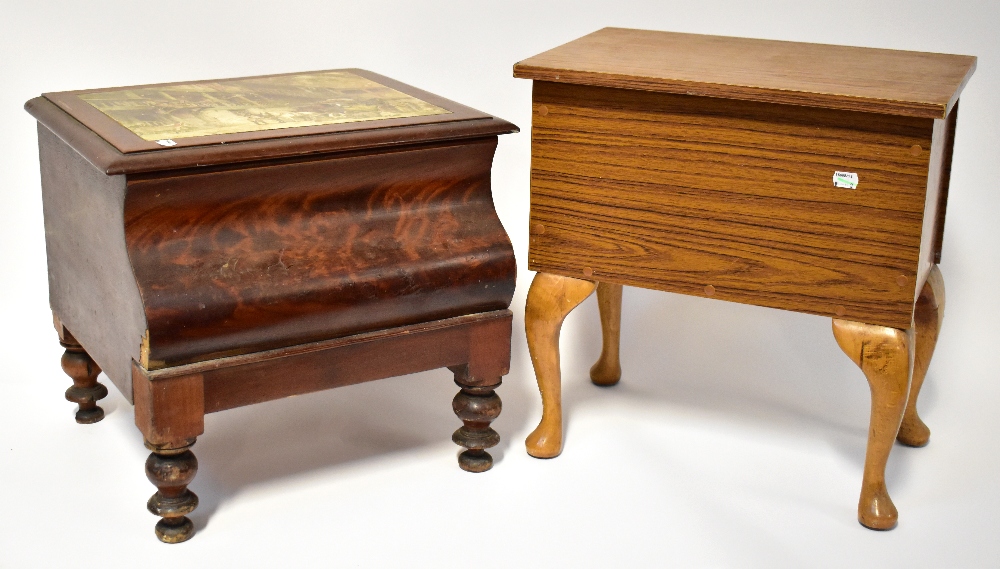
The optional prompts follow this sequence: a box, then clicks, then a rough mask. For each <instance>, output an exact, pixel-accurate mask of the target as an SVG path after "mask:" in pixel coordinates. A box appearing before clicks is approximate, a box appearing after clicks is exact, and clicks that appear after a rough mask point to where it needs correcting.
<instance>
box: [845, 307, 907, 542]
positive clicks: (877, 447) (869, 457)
mask: <svg viewBox="0 0 1000 569" xmlns="http://www.w3.org/2000/svg"><path fill="white" fill-rule="evenodd" d="M833 335H834V337H835V338H836V339H837V343H838V344H839V345H840V348H841V349H842V350H843V351H844V353H845V354H847V356H848V357H850V358H851V360H852V361H853V362H854V363H855V364H857V365H858V367H860V368H861V371H863V372H864V374H865V377H867V378H868V385H869V387H870V388H871V393H872V411H871V422H870V423H869V427H868V450H867V452H866V453H865V472H864V480H863V482H862V484H861V499H860V500H859V502H858V521H860V522H861V525H863V526H865V527H868V528H871V529H879V530H886V529H892V528H893V527H895V526H896V520H897V519H898V517H899V516H898V513H897V511H896V506H895V505H893V503H892V499H890V498H889V492H888V490H887V489H886V487H885V465H886V462H887V461H888V460H889V452H890V451H891V450H892V445H893V442H894V441H895V439H896V434H897V433H898V432H899V425H900V422H901V421H902V419H903V409H904V407H905V406H906V399H907V396H908V394H909V389H910V369H911V367H912V360H911V354H912V353H913V350H912V345H911V344H912V336H911V334H910V332H909V331H907V330H897V329H895V328H886V327H884V326H872V325H870V324H862V323H860V322H849V321H846V320H837V319H834V321H833Z"/></svg>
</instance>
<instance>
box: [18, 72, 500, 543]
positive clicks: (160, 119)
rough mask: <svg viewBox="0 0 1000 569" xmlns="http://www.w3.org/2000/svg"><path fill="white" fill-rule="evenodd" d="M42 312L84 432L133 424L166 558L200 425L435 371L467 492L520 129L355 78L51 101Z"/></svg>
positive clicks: (492, 358)
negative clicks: (145, 450)
mask: <svg viewBox="0 0 1000 569" xmlns="http://www.w3.org/2000/svg"><path fill="white" fill-rule="evenodd" d="M26 109H27V110H28V111H29V112H30V113H31V114H32V115H33V116H34V117H35V118H36V119H37V120H38V123H39V124H38V138H39V151H40V163H41V171H42V192H43V204H44V214H45V229H46V231H45V234H46V247H47V254H48V264H49V285H50V299H51V306H52V311H53V314H54V317H55V325H56V330H57V331H58V332H59V337H60V341H61V342H62V343H63V345H64V346H65V347H66V354H65V355H64V356H63V368H64V369H65V370H66V372H67V373H68V374H69V375H70V376H71V377H72V378H73V381H74V386H73V387H71V388H70V389H69V390H68V391H67V398H68V399H69V400H71V401H75V402H77V403H79V404H80V410H79V412H78V413H77V420H78V421H79V422H82V423H90V422H96V421H99V420H100V419H101V418H102V417H103V411H102V410H101V409H100V408H99V407H98V406H97V404H96V401H97V400H98V399H100V398H102V397H103V396H104V395H106V393H107V390H106V389H105V388H104V387H103V386H102V385H101V384H99V383H97V375H98V374H99V373H100V371H101V370H103V371H104V372H105V373H106V374H107V376H108V377H109V378H110V379H111V381H112V382H113V383H114V384H115V386H117V387H118V389H119V390H120V391H121V392H122V394H124V395H125V396H126V397H127V398H128V399H130V400H132V401H133V402H134V404H135V420H136V424H137V426H138V427H139V429H140V430H141V431H142V433H143V436H144V437H145V440H146V445H147V446H148V447H149V448H150V450H151V451H152V454H151V455H150V457H149V460H148V461H147V464H146V470H147V475H148V476H149V479H150V480H151V481H152V482H153V483H154V484H155V485H156V486H157V487H158V489H159V491H158V492H157V493H156V494H155V495H154V496H153V498H151V499H150V502H149V509H150V511H152V512H153V513H155V514H157V515H160V516H161V517H162V518H163V519H162V520H161V521H160V522H159V523H158V524H157V531H156V533H157V535H158V536H159V538H160V539H161V540H163V541H168V542H178V541H183V540H185V539H187V538H188V537H190V535H191V533H192V531H193V528H192V525H191V522H190V520H188V519H187V518H186V517H185V514H187V513H188V512H190V511H192V510H194V508H195V506H196V505H197V498H196V497H195V496H194V494H192V493H191V492H190V491H188V490H187V489H186V486H187V484H188V483H189V482H190V481H191V480H192V479H193V477H194V474H195V471H196V470H197V461H196V460H195V458H194V455H193V454H192V453H191V451H190V448H191V446H192V445H193V444H194V442H195V438H196V437H197V436H199V435H200V434H201V433H202V432H203V431H204V415H205V413H212V412H215V411H221V410H224V409H230V408H233V407H238V406H242V405H249V404H253V403H258V402H262V401H268V400H272V399H275V398H279V397H286V396H289V395H296V394H302V393H308V392H311V391H317V390H321V389H327V388H331V387H337V386H343V385H349V384H353V383H358V382H362V381H369V380H373V379H379V378H384V377H390V376H396V375H402V374H407V373H412V372H417V371H423V370H429V369H434V368H439V367H448V368H450V369H451V370H453V371H454V374H455V381H456V382H457V383H458V385H459V386H460V388H461V391H460V392H459V394H458V395H457V396H456V397H455V400H454V402H453V407H454V410H455V413H456V414H457V415H458V417H459V418H460V419H461V420H462V421H463V422H464V426H463V427H461V428H460V429H459V430H458V431H456V432H455V435H454V436H453V439H454V441H455V442H456V443H458V444H459V445H462V446H464V447H466V448H467V449H468V450H466V451H465V452H463V453H462V454H461V455H460V458H459V464H460V465H461V466H462V468H464V469H466V470H470V471H474V472H481V471H483V470H486V469H488V468H489V467H490V466H491V465H492V458H491V457H490V455H489V453H487V452H486V450H485V449H487V448H489V447H491V446H494V445H496V444H497V442H498V441H499V437H498V435H497V434H496V432H495V431H494V430H493V429H491V428H490V426H489V424H490V422H491V421H492V420H493V419H495V418H496V417H497V416H498V415H499V413H500V399H499V398H498V397H497V395H496V394H495V393H494V388H496V387H497V386H498V385H499V384H500V380H501V377H502V376H503V375H505V374H506V373H507V372H508V368H509V362H510V326H511V314H510V311H509V310H507V308H508V306H509V304H510V301H511V297H512V295H513V292H514V278H515V261H514V252H513V248H512V246H511V243H510V240H509V239H508V237H507V234H506V233H505V232H504V229H503V227H502V225H501V224H500V220H499V219H498V217H497V215H496V211H495V210H494V207H493V201H492V193H491V188H490V173H491V167H492V160H493V154H494V151H495V149H496V146H497V137H498V135H501V134H506V133H511V132H517V127H515V126H514V125H512V124H510V123H508V122H506V121H504V120H501V119H498V118H496V117H492V116H490V115H487V114H484V113H481V112H479V111H476V110H473V109H470V108H468V107H464V106H462V105H459V104H457V103H454V102H452V101H448V100H446V99H443V98H441V97H438V96H436V95H433V94H431V93H427V92H424V91H420V90H418V89H415V88H413V87H410V86H407V85H404V84H402V83H399V82H396V81H393V80H391V79H389V78H387V77H382V76H379V75H376V74H374V73H371V72H368V71H363V70H358V69H346V70H333V71H322V72H314V73H298V74H289V75H276V76H265V77H252V78H244V79H230V80H220V81H201V82H193V83H177V84H163V85H149V86H139V87H128V88H116V89H104V90H87V91H74V92H63V93H52V94H46V95H44V96H42V97H39V98H36V99H33V100H31V101H29V102H28V103H27V104H26Z"/></svg>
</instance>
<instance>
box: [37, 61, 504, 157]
mask: <svg viewBox="0 0 1000 569" xmlns="http://www.w3.org/2000/svg"><path fill="white" fill-rule="evenodd" d="M337 71H350V72H352V73H356V74H358V75H361V76H363V77H366V78H369V79H373V80H375V81H377V82H378V83H381V84H383V85H386V86H388V87H391V88H393V89H396V90H398V91H401V92H403V93H406V94H407V95H411V96H413V97H416V98H418V99H421V100H422V101H426V102H427V103H430V104H432V105H435V106H438V107H441V108H443V109H445V110H447V111H448V112H447V113H442V114H435V115H429V116H412V117H403V118H392V119H378V120H364V121H358V122H348V123H338V124H327V125H317V126H304V127H289V128H275V129H270V130H260V131H255V132H240V133H232V134H222V135H209V136H195V137H190V138H182V139H178V140H177V144H176V145H175V146H173V147H166V146H161V145H159V144H157V143H156V142H153V141H147V140H144V139H142V138H140V137H139V136H138V135H137V134H135V133H133V132H132V131H131V130H129V129H128V128H126V127H125V126H123V125H122V124H119V123H118V122H116V121H115V120H114V119H112V118H111V117H109V116H108V115H105V114H104V113H102V112H101V111H99V110H97V109H96V108H94V107H93V106H91V105H89V104H88V103H87V102H86V101H84V100H83V99H80V98H79V96H78V95H81V94H87V93H94V92H100V91H108V90H111V89H91V90H85V91H66V92H62V93H46V94H43V95H42V96H41V97H36V98H34V99H31V100H30V101H28V102H27V103H25V105H24V108H25V110H27V111H28V113H30V114H31V115H32V116H33V117H35V119H36V120H37V121H38V122H39V123H41V124H42V125H44V126H45V127H46V128H48V129H49V130H51V131H52V132H53V133H55V134H56V135H57V136H59V138H61V139H62V140H63V141H64V142H66V143H67V144H69V145H70V146H71V147H72V148H74V149H75V150H76V151H77V152H79V153H80V154H81V155H82V156H83V157H84V158H86V159H87V161H88V162H90V163H91V164H93V165H94V166H95V167H97V168H98V169H99V170H101V171H102V172H104V173H106V174H108V175H117V174H132V173H139V172H152V171H159V170H173V169H181V168H191V167H201V166H214V165H220V164H231V163H241V162H250V161H258V160H270V159H281V158H288V157H293V156H302V155H310V154H326V153H335V152H351V151H358V150H363V149H367V148H371V149H379V148H386V147H395V146H403V145H411V144H420V143H427V142H441V141H448V140H457V139H465V138H480V137H486V136H496V135H500V134H509V133H515V132H519V129H518V127H517V126H516V125H514V124H512V123H510V122H507V121H505V120H503V119H500V118H497V117H494V116H492V115H489V114H486V113H483V112H480V111H477V110H475V109H472V108H470V107H466V106H464V105H461V104H459V103H456V102H454V101H450V100H448V99H445V98H443V97H439V96H437V95H434V94H432V93H429V92H426V91H422V90H420V89H416V88H414V87H411V86H409V85H406V84H403V83H400V82H398V81H395V80H393V79H390V78H388V77H384V76H381V75H378V74H375V73H372V72H370V71H365V70H360V69H347V70H337ZM287 75H292V74H287ZM167 85H177V84H176V83H171V84H163V85H154V86H153V87H156V86H167ZM140 87H149V86H140ZM116 89H121V90H124V89H130V88H129V87H119V88H116Z"/></svg>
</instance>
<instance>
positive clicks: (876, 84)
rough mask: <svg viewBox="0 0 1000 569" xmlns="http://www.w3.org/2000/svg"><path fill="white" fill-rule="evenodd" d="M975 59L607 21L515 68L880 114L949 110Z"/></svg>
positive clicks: (607, 83) (933, 114)
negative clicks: (635, 26)
mask: <svg viewBox="0 0 1000 569" xmlns="http://www.w3.org/2000/svg"><path fill="white" fill-rule="evenodd" d="M975 68H976V58H975V57H971V56H967V55H946V54H939V53H922V52H915V51H897V50H889V49H873V48H863V47H848V46H839V45H824V44H813V43H797V42H786V41H773V40H758V39H747V38H733V37H723V36H706V35H695V34H679V33H672V32H654V31H646V30H630V29H623V28H604V29H603V30H599V31H596V32H594V33H592V34H590V35H587V36H584V37H582V38H580V39H577V40H574V41H571V42H569V43H567V44H565V45H561V46H559V47H557V48H555V49H551V50H549V51H546V52H545V53H542V54H539V55H536V56H534V57H531V58H529V59H526V60H524V61H522V62H520V63H518V64H516V65H515V66H514V76H515V77H520V78H524V79H537V80H541V81H555V82H560V83H577V84H583V85H596V86H604V87H616V88H621V89H638V90H644V91H661V92H665V93H681V94H690V95H702V96H708V97H722V98H729V99H743V100H749V101H764V102H770V103H784V104H791V105H802V106H811V107H825V108H831V109H844V110H854V111H865V112H873V113H881V114H892V115H905V116H915V117H927V118H944V117H945V116H946V115H947V114H948V111H949V110H951V107H952V106H953V105H954V104H955V101H957V100H958V95H959V93H960V92H961V91H962V88H963V87H965V84H966V83H967V82H968V81H969V78H970V77H971V76H972V72H973V71H974V70H975Z"/></svg>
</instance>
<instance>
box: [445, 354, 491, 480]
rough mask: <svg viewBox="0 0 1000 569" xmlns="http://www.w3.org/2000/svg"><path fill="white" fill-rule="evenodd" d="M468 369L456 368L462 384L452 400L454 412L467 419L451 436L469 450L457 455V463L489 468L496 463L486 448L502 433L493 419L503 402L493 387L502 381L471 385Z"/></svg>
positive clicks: (467, 468) (481, 469) (471, 468)
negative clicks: (498, 430) (494, 425)
mask: <svg viewBox="0 0 1000 569" xmlns="http://www.w3.org/2000/svg"><path fill="white" fill-rule="evenodd" d="M468 381H469V378H468V375H467V373H466V372H465V371H464V370H463V371H459V372H456V374H455V383H457V384H458V386H459V387H461V388H462V390H461V391H459V392H458V395H456V396H455V399H453V400H452V402H451V407H452V409H453V410H454V411H455V415H457V416H458V418H459V419H461V420H462V423H464V425H463V426H461V427H459V429H458V430H457V431H455V434H453V435H452V436H451V440H452V441H454V442H455V444H457V445H459V446H462V447H465V448H466V450H464V451H462V453H460V454H459V455H458V466H459V467H461V469H462V470H465V471H467V472H486V471H487V470H489V469H490V468H492V467H493V457H492V456H490V453H488V452H486V449H488V448H492V447H495V446H497V445H498V444H500V435H499V434H498V433H497V432H496V431H495V430H493V428H492V427H490V423H491V422H493V420H494V419H496V418H497V417H499V416H500V411H501V409H502V408H503V405H502V403H501V401H500V397H499V396H498V395H497V394H496V392H495V391H494V388H496V387H498V386H499V385H500V383H499V378H498V380H497V383H496V384H495V385H488V386H481V385H469V384H468Z"/></svg>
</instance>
